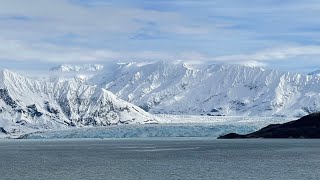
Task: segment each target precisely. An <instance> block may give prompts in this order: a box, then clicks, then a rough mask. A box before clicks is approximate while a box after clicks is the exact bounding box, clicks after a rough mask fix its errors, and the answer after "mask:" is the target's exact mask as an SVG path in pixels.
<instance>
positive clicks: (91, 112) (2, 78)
mask: <svg viewBox="0 0 320 180" xmlns="http://www.w3.org/2000/svg"><path fill="white" fill-rule="evenodd" d="M157 119H158V118H157V117H155V116H153V115H151V114H149V113H147V112H145V111H144V110H142V109H141V108H139V107H137V106H135V105H133V104H131V103H128V102H126V101H123V100H121V99H119V98H118V97H116V96H115V95H114V94H112V93H111V92H109V91H107V90H105V89H102V88H99V87H96V86H88V85H83V84H81V83H78V82H75V81H66V82H63V83H51V82H44V81H37V80H32V79H29V78H26V77H23V76H20V75H17V74H15V73H13V72H10V71H8V70H1V71H0V127H1V128H2V129H3V130H5V132H6V133H7V134H23V133H24V132H27V131H28V132H29V131H37V130H45V129H61V128H67V127H71V126H75V127H83V126H108V125H117V124H145V123H157V122H158V120H157Z"/></svg>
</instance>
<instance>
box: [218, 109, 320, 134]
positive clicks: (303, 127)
mask: <svg viewBox="0 0 320 180" xmlns="http://www.w3.org/2000/svg"><path fill="white" fill-rule="evenodd" d="M242 138H320V113H314V114H310V115H307V116H304V117H302V118H300V119H298V120H295V121H291V122H287V123H284V124H271V125H269V126H267V127H265V128H262V129H261V130H259V131H256V132H253V133H250V134H246V135H239V134H236V133H230V134H227V135H224V136H220V137H219V139H242Z"/></svg>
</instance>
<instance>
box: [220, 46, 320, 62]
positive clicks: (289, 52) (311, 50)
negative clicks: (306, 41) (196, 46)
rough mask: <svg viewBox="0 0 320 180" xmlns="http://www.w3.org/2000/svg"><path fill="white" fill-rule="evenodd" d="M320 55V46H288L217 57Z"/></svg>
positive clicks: (264, 58) (258, 58) (257, 58)
mask: <svg viewBox="0 0 320 180" xmlns="http://www.w3.org/2000/svg"><path fill="white" fill-rule="evenodd" d="M309 55H320V46H288V47H278V48H272V49H266V50H262V51H259V52H256V53H253V54H238V55H228V56H219V57H215V58H214V60H217V61H226V62H228V61H248V60H250V61H274V60H287V59H290V58H294V57H297V56H309Z"/></svg>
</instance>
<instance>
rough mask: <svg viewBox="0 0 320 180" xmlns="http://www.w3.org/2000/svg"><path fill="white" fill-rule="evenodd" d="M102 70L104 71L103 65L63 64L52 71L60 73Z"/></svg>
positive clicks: (52, 68)
mask: <svg viewBox="0 0 320 180" xmlns="http://www.w3.org/2000/svg"><path fill="white" fill-rule="evenodd" d="M102 69H103V65H102V64H83V65H71V64H61V65H59V66H55V67H51V68H50V70H51V71H60V72H80V71H100V70H102Z"/></svg>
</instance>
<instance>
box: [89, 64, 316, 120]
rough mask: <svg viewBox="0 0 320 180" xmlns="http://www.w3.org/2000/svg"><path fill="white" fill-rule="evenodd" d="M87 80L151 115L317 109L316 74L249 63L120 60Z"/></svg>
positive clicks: (261, 113) (306, 111) (287, 113)
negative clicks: (267, 67) (114, 65)
mask: <svg viewBox="0 0 320 180" xmlns="http://www.w3.org/2000/svg"><path fill="white" fill-rule="evenodd" d="M87 83H88V84H92V85H98V86H100V87H102V88H106V89H107V90H109V91H111V92H113V93H115V94H116V95H117V96H119V97H120V98H122V99H124V100H126V101H129V102H131V103H134V104H136V105H138V106H139V107H141V108H143V109H144V110H146V111H148V112H151V113H156V114H178V115H179V114H180V115H183V114H189V115H204V116H264V117H268V116H269V117H270V116H280V117H281V116H287V117H295V116H296V117H301V116H304V115H307V114H309V113H312V112H316V111H319V110H320V76H317V75H303V74H299V73H290V72H281V71H277V70H272V69H263V68H260V67H253V66H243V65H231V64H211V65H208V64H200V65H193V64H188V63H183V62H179V63H170V62H165V61H160V62H153V63H135V62H132V63H122V64H118V67H117V68H112V69H109V70H108V71H103V72H101V73H98V74H97V75H95V76H93V77H92V78H89V79H88V81H87Z"/></svg>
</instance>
